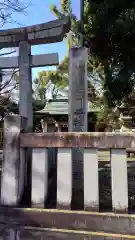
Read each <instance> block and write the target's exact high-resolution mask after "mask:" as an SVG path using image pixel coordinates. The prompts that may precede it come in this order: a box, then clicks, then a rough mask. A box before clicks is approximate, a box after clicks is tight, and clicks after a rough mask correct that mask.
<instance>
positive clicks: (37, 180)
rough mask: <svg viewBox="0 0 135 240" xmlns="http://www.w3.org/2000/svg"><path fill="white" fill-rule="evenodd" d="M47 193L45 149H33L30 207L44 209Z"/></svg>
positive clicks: (46, 157)
mask: <svg viewBox="0 0 135 240" xmlns="http://www.w3.org/2000/svg"><path fill="white" fill-rule="evenodd" d="M47 191H48V156H47V149H43V148H34V149H33V151H32V206H33V207H42V208H43V207H44V202H45V199H46V197H47Z"/></svg>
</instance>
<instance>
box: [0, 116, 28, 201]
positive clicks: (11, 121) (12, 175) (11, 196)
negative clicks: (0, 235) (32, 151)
mask: <svg viewBox="0 0 135 240" xmlns="http://www.w3.org/2000/svg"><path fill="white" fill-rule="evenodd" d="M26 122H27V120H26V118H23V117H20V116H16V115H12V116H7V117H5V118H4V147H3V157H4V160H3V166H2V179H1V203H2V204H5V205H17V204H18V203H19V202H20V199H21V197H22V194H23V190H24V162H25V154H24V155H21V156H20V145H19V134H20V131H21V130H22V129H25V126H26ZM20 161H21V162H20Z"/></svg>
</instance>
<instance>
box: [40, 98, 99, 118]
mask: <svg viewBox="0 0 135 240" xmlns="http://www.w3.org/2000/svg"><path fill="white" fill-rule="evenodd" d="M99 111H100V108H99V107H97V106H96V105H95V104H94V103H92V102H88V112H99ZM36 113H39V114H50V115H62V114H64V115H68V113H69V110H68V99H55V100H51V101H49V102H47V103H46V106H45V107H44V108H43V109H42V110H40V111H36Z"/></svg>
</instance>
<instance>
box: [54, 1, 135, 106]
mask: <svg viewBox="0 0 135 240" xmlns="http://www.w3.org/2000/svg"><path fill="white" fill-rule="evenodd" d="M51 10H52V11H53V12H54V14H55V15H56V17H58V18H60V17H62V16H63V15H69V16H71V23H72V24H71V33H72V34H68V35H67V38H68V39H69V40H70V39H71V36H72V45H74V44H76V42H77V41H79V37H80V22H79V20H78V19H77V18H76V17H75V16H74V15H73V14H72V8H71V1H69V0H63V1H62V2H61V9H60V10H58V9H57V7H56V6H55V5H53V6H51ZM134 26H135V1H133V0H132V1H128V0H124V1H116V0H112V1H110V0H107V1H104V0H91V1H90V0H85V6H84V39H85V46H87V47H88V49H89V62H88V73H89V75H90V78H91V81H95V80H96V82H97V84H98V86H100V89H102V92H103V96H104V103H105V104H106V105H107V106H108V107H109V108H112V107H114V106H115V105H116V104H119V103H120V102H121V101H122V100H123V98H128V95H129V94H130V92H131V91H132V88H133V86H134V82H135V80H134V75H135V71H134V70H135V69H134V68H135V67H134V60H135V59H134V58H135V48H134V42H135V27H134ZM94 85H95V84H94Z"/></svg>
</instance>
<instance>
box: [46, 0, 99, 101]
mask: <svg viewBox="0 0 135 240" xmlns="http://www.w3.org/2000/svg"><path fill="white" fill-rule="evenodd" d="M50 9H51V11H52V12H53V13H54V14H55V16H56V17H57V18H61V17H63V16H67V15H68V16H70V18H71V30H70V32H69V33H68V34H67V35H66V36H65V37H66V41H67V47H68V51H69V48H70V47H71V46H74V45H75V46H76V45H79V44H80V34H81V33H80V20H78V19H77V17H76V16H75V15H74V14H73V11H72V7H71V1H70V0H63V1H61V8H60V10H59V9H58V8H57V6H56V5H54V4H52V5H51V6H50ZM85 9H87V6H86V5H85ZM59 70H60V71H62V72H63V71H66V74H68V55H67V57H65V59H64V60H63V62H62V63H61V64H60V66H59V67H58V71H59ZM64 74H65V72H64ZM103 78H104V71H103V66H102V64H101V63H100V62H99V59H98V58H97V57H96V56H94V55H93V56H91V54H89V56H88V93H89V95H88V97H89V99H90V98H91V99H90V100H96V96H97V97H98V95H99V91H100V92H101V82H102V79H103ZM67 79H68V77H67ZM64 83H65V79H64ZM60 84H61V81H60ZM66 84H68V81H66ZM94 86H96V87H94ZM98 100H99V97H98Z"/></svg>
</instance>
